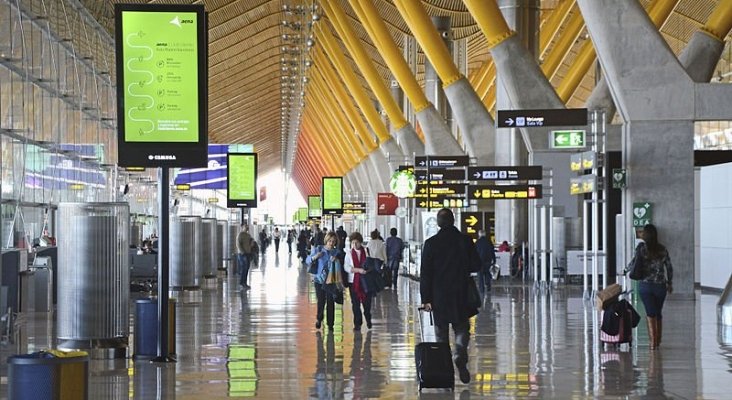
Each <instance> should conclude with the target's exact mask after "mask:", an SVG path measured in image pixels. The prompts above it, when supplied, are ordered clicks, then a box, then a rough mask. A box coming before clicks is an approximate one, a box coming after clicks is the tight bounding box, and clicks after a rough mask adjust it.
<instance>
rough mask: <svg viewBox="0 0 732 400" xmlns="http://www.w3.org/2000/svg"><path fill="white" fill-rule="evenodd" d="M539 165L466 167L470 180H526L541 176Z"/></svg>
mask: <svg viewBox="0 0 732 400" xmlns="http://www.w3.org/2000/svg"><path fill="white" fill-rule="evenodd" d="M542 173H543V171H542V167H541V165H531V166H516V167H511V166H508V167H468V179H469V180H471V181H528V180H540V179H541V178H542Z"/></svg>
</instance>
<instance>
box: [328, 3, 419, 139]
mask: <svg viewBox="0 0 732 400" xmlns="http://www.w3.org/2000/svg"><path fill="white" fill-rule="evenodd" d="M323 7H324V8H325V11H326V13H328V15H330V16H331V22H333V24H334V26H335V28H336V31H337V32H338V35H339V36H340V37H341V38H342V39H343V41H344V43H345V44H346V48H347V49H348V51H349V52H350V53H351V55H352V56H353V58H354V59H355V60H356V63H357V65H358V66H359V68H360V69H361V72H362V73H363V76H364V78H365V79H366V81H367V82H368V84H369V86H371V91H372V92H373V93H374V94H375V95H376V98H377V99H378V100H379V103H381V105H382V106H383V107H384V111H386V115H387V117H388V118H389V120H390V121H391V124H392V126H393V129H394V130H400V129H402V128H404V127H405V126H407V125H408V124H409V122H408V121H407V119H406V118H405V117H404V114H403V113H402V110H401V109H400V108H399V106H398V105H397V103H396V101H395V100H394V97H392V95H391V92H390V91H389V89H387V87H386V84H385V83H384V80H383V79H382V78H381V76H380V75H379V72H378V71H377V70H376V67H374V65H373V64H372V63H371V59H370V58H369V57H368V54H366V51H365V50H364V48H363V46H362V45H361V43H362V41H361V40H360V39H359V38H358V37H357V36H356V33H355V32H354V30H353V28H352V27H351V25H350V24H349V22H348V21H346V14H345V12H344V11H343V9H342V8H341V6H340V4H338V3H337V2H334V3H332V4H331V3H329V2H327V1H326V2H323Z"/></svg>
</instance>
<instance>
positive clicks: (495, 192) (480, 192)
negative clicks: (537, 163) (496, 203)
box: [468, 185, 542, 200]
mask: <svg viewBox="0 0 732 400" xmlns="http://www.w3.org/2000/svg"><path fill="white" fill-rule="evenodd" d="M541 188H542V186H541V185H495V186H477V185H469V186H468V198H469V199H471V200H530V199H540V198H541V197H542V191H541Z"/></svg>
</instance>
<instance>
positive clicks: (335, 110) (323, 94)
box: [313, 74, 369, 161]
mask: <svg viewBox="0 0 732 400" xmlns="http://www.w3.org/2000/svg"><path fill="white" fill-rule="evenodd" d="M313 77H314V78H315V79H314V80H313V83H314V84H315V85H313V90H314V94H315V95H316V101H317V102H318V104H320V107H321V110H322V111H323V112H324V113H325V114H326V115H329V116H330V118H331V120H332V126H333V127H334V128H336V129H337V130H338V131H340V135H338V136H339V137H340V138H341V139H343V142H344V148H343V150H347V149H348V148H349V147H350V148H351V149H353V150H354V151H355V152H356V154H357V158H358V159H357V160H356V161H360V160H361V159H363V158H365V157H366V155H367V154H368V152H369V149H367V148H366V146H365V145H364V143H363V142H362V141H361V139H360V138H359V137H358V136H357V134H356V131H355V128H353V127H352V126H351V124H350V123H349V122H348V118H347V117H346V116H345V115H344V112H343V108H342V107H341V106H340V105H339V104H338V103H337V102H336V100H335V98H334V97H333V96H332V95H329V94H330V93H332V90H331V89H329V87H328V85H327V83H326V82H325V81H324V80H323V78H322V77H321V76H320V74H313Z"/></svg>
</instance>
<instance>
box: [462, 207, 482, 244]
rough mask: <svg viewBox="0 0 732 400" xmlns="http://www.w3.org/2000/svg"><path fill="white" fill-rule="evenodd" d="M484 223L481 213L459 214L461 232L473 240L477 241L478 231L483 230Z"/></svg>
mask: <svg viewBox="0 0 732 400" xmlns="http://www.w3.org/2000/svg"><path fill="white" fill-rule="evenodd" d="M484 223H485V221H484V219H483V213H482V212H463V213H461V214H460V226H461V227H462V231H463V233H464V234H466V235H468V236H470V237H471V238H472V239H473V240H478V231H479V230H481V229H483V225H484Z"/></svg>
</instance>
